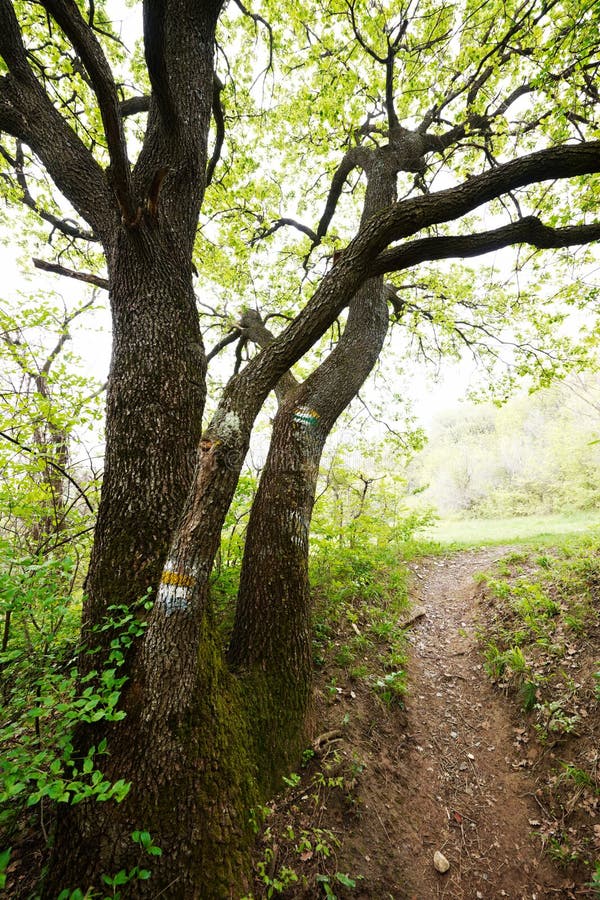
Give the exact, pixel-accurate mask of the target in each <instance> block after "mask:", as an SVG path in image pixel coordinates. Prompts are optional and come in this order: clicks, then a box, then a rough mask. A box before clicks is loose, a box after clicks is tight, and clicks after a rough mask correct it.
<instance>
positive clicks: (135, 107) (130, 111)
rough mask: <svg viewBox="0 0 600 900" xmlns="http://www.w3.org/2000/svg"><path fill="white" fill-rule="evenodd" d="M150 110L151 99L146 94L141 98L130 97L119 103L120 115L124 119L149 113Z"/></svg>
mask: <svg viewBox="0 0 600 900" xmlns="http://www.w3.org/2000/svg"><path fill="white" fill-rule="evenodd" d="M149 109H150V97H148V96H146V95H145V94H144V95H142V96H140V97H128V98H127V99H126V100H121V102H120V103H119V115H121V116H122V117H123V118H126V117H127V116H135V115H137V114H138V113H147V112H148V110H149Z"/></svg>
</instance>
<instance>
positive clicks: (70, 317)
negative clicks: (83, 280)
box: [40, 297, 96, 378]
mask: <svg viewBox="0 0 600 900" xmlns="http://www.w3.org/2000/svg"><path fill="white" fill-rule="evenodd" d="M95 302H96V298H95V297H92V299H91V300H88V302H87V303H84V304H83V306H80V307H79V309H75V310H73V312H71V313H69V314H66V315H65V318H64V320H63V323H62V334H61V336H60V338H59V339H58V341H57V343H56V345H55V346H54V348H53V349H52V350H51V351H50V353H49V354H48V358H47V359H46V362H45V363H44V365H43V366H42V368H41V370H40V375H42V376H43V377H44V378H46V377H47V376H48V374H49V372H50V369H51V367H52V363H53V362H54V360H55V359H56V357H57V356H58V354H59V353H60V351H61V350H62V348H63V347H64V345H65V344H66V342H67V341H69V340H71V335H70V334H69V325H70V324H71V323H72V322H74V321H75V319H76V318H77V317H78V316H80V315H82V313H84V312H85V311H86V309H89V308H90V306H93V304H94V303H95Z"/></svg>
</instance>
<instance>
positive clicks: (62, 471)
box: [0, 431, 94, 513]
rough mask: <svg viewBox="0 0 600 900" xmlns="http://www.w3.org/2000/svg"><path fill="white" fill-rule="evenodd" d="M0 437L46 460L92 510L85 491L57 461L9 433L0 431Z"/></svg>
mask: <svg viewBox="0 0 600 900" xmlns="http://www.w3.org/2000/svg"><path fill="white" fill-rule="evenodd" d="M0 437H1V438H4V440H5V441H10V443H11V444H14V445H15V446H16V447H18V448H19V450H21V451H23V452H24V453H31V454H32V455H33V456H37V457H38V458H39V459H43V460H44V462H46V463H47V464H48V465H49V466H52V468H53V469H56V471H57V472H60V474H61V475H62V476H63V477H64V478H66V479H67V481H69V482H70V483H71V484H72V485H73V487H74V488H75V489H76V490H77V491H78V492H79V494H80V496H81V498H82V500H83V501H84V502H85V504H86V506H87V508H88V509H89V511H90V512H91V513H93V512H94V507H93V506H92V504H91V503H90V501H89V499H88V496H87V494H86V492H85V491H84V490H83V488H82V487H81V486H80V485H79V484H78V483H77V482H76V481H75V479H74V478H73V477H72V476H71V475H69V473H68V472H67V471H66V470H65V469H63V467H62V466H59V465H58V463H56V462H54V460H53V459H50V457H49V456H47V455H46V454H45V453H39V452H38V451H37V450H35V449H34V448H33V447H28V446H27V445H26V444H22V443H21V441H18V440H17V439H16V438H14V437H12V436H11V435H10V434H7V433H6V432H5V431H0Z"/></svg>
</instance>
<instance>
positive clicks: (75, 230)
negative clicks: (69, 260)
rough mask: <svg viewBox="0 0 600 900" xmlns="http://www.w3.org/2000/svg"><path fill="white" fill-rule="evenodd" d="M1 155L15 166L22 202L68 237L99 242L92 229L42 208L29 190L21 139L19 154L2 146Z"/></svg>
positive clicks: (18, 145) (18, 146) (0, 148)
mask: <svg viewBox="0 0 600 900" xmlns="http://www.w3.org/2000/svg"><path fill="white" fill-rule="evenodd" d="M0 155H2V156H3V157H4V159H5V160H6V161H7V162H8V163H9V164H10V165H11V166H12V167H13V169H14V171H15V176H16V179H17V184H18V185H19V187H20V188H21V192H22V193H21V202H22V203H23V204H24V205H25V206H28V207H29V209H31V210H32V211H33V212H34V213H36V215H38V216H39V217H40V219H43V220H44V222H48V223H49V224H50V225H52V227H53V228H55V229H56V230H57V231H60V232H61V233H62V234H64V235H66V236H67V237H72V238H77V239H80V240H82V241H89V242H90V243H93V242H97V241H98V238H97V237H96V235H95V234H93V232H91V231H85V230H84V229H83V228H80V227H79V226H78V225H77V224H76V223H74V222H71V221H70V220H69V219H60V218H59V217H58V216H55V215H54V214H53V213H51V212H48V210H45V209H42V208H41V207H40V206H39V204H38V202H37V200H35V199H34V198H33V196H32V195H31V193H30V191H29V186H28V184H27V178H26V176H25V172H24V162H25V157H24V154H23V146H22V144H21V142H20V141H17V154H16V157H15V158H13V157H12V156H11V155H10V153H8V151H7V150H6V148H4V147H2V146H0Z"/></svg>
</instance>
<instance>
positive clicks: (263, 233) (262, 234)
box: [250, 218, 319, 247]
mask: <svg viewBox="0 0 600 900" xmlns="http://www.w3.org/2000/svg"><path fill="white" fill-rule="evenodd" d="M286 225H289V226H290V228H295V229H296V230H297V231H301V232H302V234H306V235H307V236H308V237H309V238H310V239H311V241H312V242H313V243H312V246H313V247H316V246H317V244H318V243H319V238H318V237H317V234H316V232H315V231H313V230H312V228H309V227H308V225H303V224H302V222H297V221H296V220H295V219H288V218H282V219H277V221H276V222H274V223H273V225H271V227H270V228H263V229H261V230H260V231H259V232H258V233H257V234H255V235H254V237H253V238H252V240H251V241H250V246H253V245H254V244H257V243H258V242H259V241H262V240H264V238H267V237H270V236H271V235H272V234H275V232H276V231H279V229H280V228H285V226H286Z"/></svg>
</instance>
